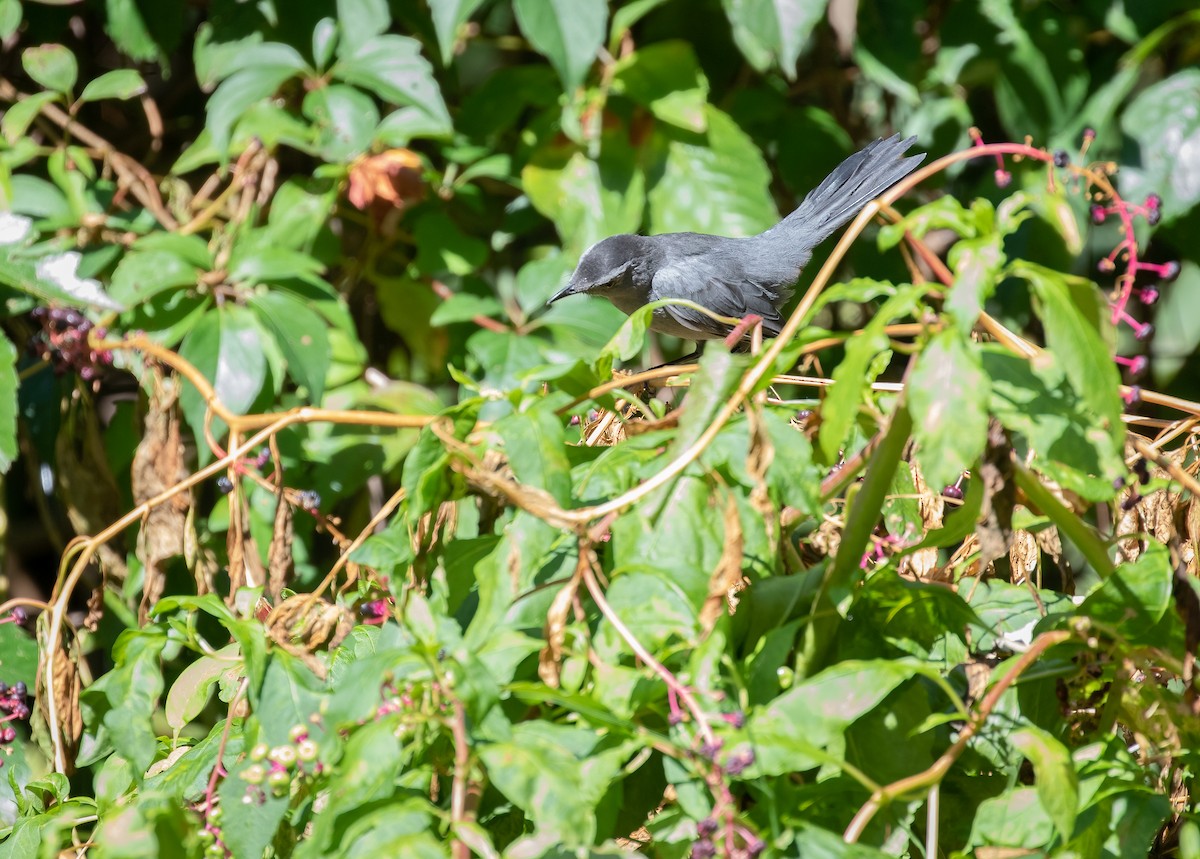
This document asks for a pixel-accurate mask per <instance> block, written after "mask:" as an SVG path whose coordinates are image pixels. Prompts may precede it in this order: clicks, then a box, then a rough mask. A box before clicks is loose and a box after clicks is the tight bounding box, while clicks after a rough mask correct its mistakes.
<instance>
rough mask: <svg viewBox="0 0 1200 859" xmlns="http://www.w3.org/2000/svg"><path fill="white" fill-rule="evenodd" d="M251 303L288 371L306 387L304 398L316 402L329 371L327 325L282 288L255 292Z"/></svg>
mask: <svg viewBox="0 0 1200 859" xmlns="http://www.w3.org/2000/svg"><path fill="white" fill-rule="evenodd" d="M251 307H253V308H254V309H255V310H256V311H257V312H258V317H259V320H260V321H261V322H262V324H263V326H264V327H265V328H266V329H267V330H268V331H270V332H272V333H273V334H274V335H275V342H276V343H278V344H279V348H280V351H282V352H283V357H284V358H285V359H287V368H288V374H289V375H290V376H291V377H292V378H293V379H295V380H296V382H297V383H298V384H300V385H303V386H304V387H305V388H307V389H308V400H309V402H311V403H312V404H314V405H319V404H320V402H321V397H322V396H323V395H324V393H325V374H326V373H328V372H329V361H330V346H329V326H328V325H327V324H326V323H325V320H324V319H322V318H321V316H320V315H319V314H318V313H317V312H316V311H315V310H313V309H312V308H311V307H310V306H309V305H308V304H306V303H305V302H303V301H301V300H300V299H298V298H296V297H295V296H293V295H291V294H289V293H286V292H277V291H271V292H266V293H263V294H260V295H256V296H255V297H254V298H253V299H252V300H251Z"/></svg>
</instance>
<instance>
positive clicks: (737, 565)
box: [700, 497, 746, 636]
mask: <svg viewBox="0 0 1200 859" xmlns="http://www.w3.org/2000/svg"><path fill="white" fill-rule="evenodd" d="M723 519H724V524H725V545H724V547H723V548H722V549H721V557H720V558H719V559H718V560H717V566H716V567H715V568H714V569H713V571H712V575H711V576H709V579H708V596H707V597H706V598H705V600H704V605H703V607H702V608H701V609H700V628H701V629H702V630H703V633H702V635H704V636H707V635H708V634H709V633H710V632H712V629H713V626H714V625H715V624H716V622H717V619H718V618H720V616H721V613H722V612H723V611H728V612H729V614H733V612H734V610H735V609H736V608H737V593H738V591H741V590H743V589H744V588H745V587H746V583H745V581H744V580H743V577H742V560H743V556H742V549H743V547H744V546H745V538H744V537H743V535H742V526H741V522H739V521H738V511H737V502H735V501H734V500H733V498H732V497H727V498H726V499H725V510H724V516H723Z"/></svg>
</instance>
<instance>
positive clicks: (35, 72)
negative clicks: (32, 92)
mask: <svg viewBox="0 0 1200 859" xmlns="http://www.w3.org/2000/svg"><path fill="white" fill-rule="evenodd" d="M21 65H22V66H23V67H24V68H25V73H26V74H27V75H29V76H30V77H31V78H33V79H34V80H35V81H37V82H38V83H40V84H41V85H42V86H44V87H45V88H46V89H51V90H54V91H55V92H61V93H69V92H70V91H71V89H72V88H73V87H74V86H75V80H76V78H78V76H79V64H78V63H77V62H76V61H75V55H74V54H73V53H71V50H70V49H69V48H65V47H63V46H62V45H53V44H51V45H39V46H38V47H36V48H26V49H25V50H24V51H22V52H21Z"/></svg>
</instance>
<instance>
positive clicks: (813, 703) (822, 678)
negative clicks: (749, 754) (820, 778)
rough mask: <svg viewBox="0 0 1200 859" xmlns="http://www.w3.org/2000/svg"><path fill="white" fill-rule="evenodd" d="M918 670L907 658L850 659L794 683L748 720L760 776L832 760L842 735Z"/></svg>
mask: <svg viewBox="0 0 1200 859" xmlns="http://www.w3.org/2000/svg"><path fill="white" fill-rule="evenodd" d="M920 673H922V672H921V668H920V667H918V666H916V665H915V663H911V662H908V661H905V660H885V659H881V660H848V661H846V662H841V663H838V664H837V665H834V666H833V667H831V668H827V669H825V670H824V671H822V672H820V673H818V674H816V675H814V676H812V677H810V678H808V679H807V680H804V681H803V682H801V683H798V684H796V685H795V686H793V687H792V688H791V689H789V690H788V691H787V692H785V693H783V694H782V695H780V696H779V697H778V698H776V699H775V700H774V701H772V702H771V703H770V704H768V705H766V706H765V707H762V708H759V709H757V710H755V712H754V714H753V715H752V716H751V717H750V719H749V721H748V722H747V724H746V733H747V735H748V736H749V737H750V739H751V741H752V742H753V743H754V749H755V755H756V758H757V760H756V762H755V765H754V768H753V771H754V773H755V774H758V775H783V774H784V773H794V772H801V771H803V770H809V769H813V768H814V767H817V766H820V765H821V764H822V763H826V762H832V763H836V762H837V761H838V760H839V759H841V758H842V757H843V755H844V752H845V749H844V742H843V734H844V733H845V731H846V728H847V727H849V726H850V724H851V723H853V722H854V721H855V720H856V719H858V718H859V717H861V716H862V715H864V714H865V713H868V712H870V711H871V710H873V709H874V708H875V707H876V706H878V705H879V703H880V702H881V701H883V699H884V698H886V697H887V696H888V695H890V694H891V693H892V691H893V690H894V689H895V688H896V687H897V686H899V685H900V684H901V683H904V682H905V681H906V680H909V679H910V678H912V677H914V676H916V675H918V674H920Z"/></svg>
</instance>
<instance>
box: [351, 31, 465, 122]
mask: <svg viewBox="0 0 1200 859" xmlns="http://www.w3.org/2000/svg"><path fill="white" fill-rule="evenodd" d="M338 53H339V58H338V62H337V65H335V66H334V67H333V69H332V71H331V74H332V76H333V77H334V78H335V79H339V80H343V81H345V82H346V83H351V84H354V85H355V86H359V87H362V88H363V89H365V90H369V91H370V92H373V93H374V94H375V95H377V96H379V97H380V98H381V99H383V100H384V101H386V102H390V103H392V104H399V105H409V106H411V107H414V108H416V109H417V110H419V111H420V112H421V113H422V114H423V115H424V117H425V120H426V125H427V126H428V128H430V129H438V130H440V131H443V132H448V131H450V128H451V126H450V114H449V113H448V112H447V111H446V104H445V102H444V101H443V100H442V93H441V90H440V89H439V88H438V85H437V81H436V80H434V77H433V70H432V69H431V68H430V66H429V62H428V61H427V60H426V59H425V58H424V57H422V56H421V45H420V43H419V42H418V41H417V40H416V39H413V38H410V37H408V36H398V35H395V34H391V33H385V34H384V35H382V36H375V37H373V38H371V39H367V40H366V41H364V42H362V43H359V44H357V45H354V46H349V45H346V44H345V43H343V44H341V45H339V46H338Z"/></svg>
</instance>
